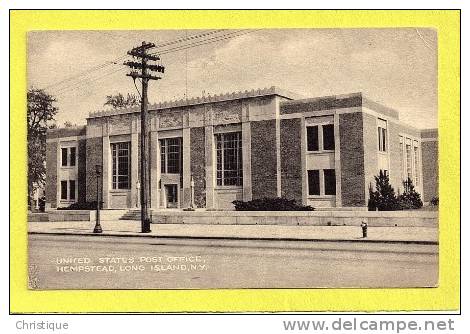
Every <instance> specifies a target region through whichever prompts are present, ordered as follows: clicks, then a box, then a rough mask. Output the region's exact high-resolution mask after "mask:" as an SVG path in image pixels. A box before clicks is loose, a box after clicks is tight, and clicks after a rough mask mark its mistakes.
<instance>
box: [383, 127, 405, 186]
mask: <svg viewBox="0 0 470 334" xmlns="http://www.w3.org/2000/svg"><path fill="white" fill-rule="evenodd" d="M387 127H388V141H389V150H390V171H389V174H390V183H391V185H392V186H393V188H394V189H395V193H398V192H399V191H400V192H402V191H403V184H402V181H403V180H402V179H403V154H402V151H401V147H400V126H399V125H398V124H396V123H395V122H388V124H387Z"/></svg>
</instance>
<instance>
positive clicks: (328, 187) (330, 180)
mask: <svg viewBox="0 0 470 334" xmlns="http://www.w3.org/2000/svg"><path fill="white" fill-rule="evenodd" d="M323 176H324V177H323V179H324V181H325V195H336V176H335V170H334V169H324V170H323Z"/></svg>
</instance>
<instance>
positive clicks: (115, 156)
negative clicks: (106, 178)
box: [110, 141, 132, 191]
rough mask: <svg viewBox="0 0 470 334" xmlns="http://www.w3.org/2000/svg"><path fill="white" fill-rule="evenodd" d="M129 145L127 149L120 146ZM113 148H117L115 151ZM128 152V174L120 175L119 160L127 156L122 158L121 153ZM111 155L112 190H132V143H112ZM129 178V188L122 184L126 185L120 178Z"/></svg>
mask: <svg viewBox="0 0 470 334" xmlns="http://www.w3.org/2000/svg"><path fill="white" fill-rule="evenodd" d="M123 144H127V148H126V149H123V148H119V146H120V145H123ZM113 147H116V149H114V148H113ZM126 150H127V174H124V173H122V174H121V173H120V161H119V158H124V157H126V156H120V155H119V153H120V152H122V151H126ZM110 153H111V190H114V191H116V190H130V189H131V184H132V183H131V159H132V156H131V142H130V141H119V142H113V143H110ZM123 177H127V187H123V186H121V185H120V184H121V183H124V182H123V181H121V180H120V178H123Z"/></svg>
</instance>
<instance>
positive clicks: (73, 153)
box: [70, 147, 77, 166]
mask: <svg viewBox="0 0 470 334" xmlns="http://www.w3.org/2000/svg"><path fill="white" fill-rule="evenodd" d="M76 152H77V149H76V148H75V147H71V148H70V166H75V161H76V160H77V158H76V156H77V154H76Z"/></svg>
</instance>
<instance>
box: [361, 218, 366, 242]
mask: <svg viewBox="0 0 470 334" xmlns="http://www.w3.org/2000/svg"><path fill="white" fill-rule="evenodd" d="M361 228H362V237H363V238H367V223H366V222H362V223H361Z"/></svg>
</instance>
